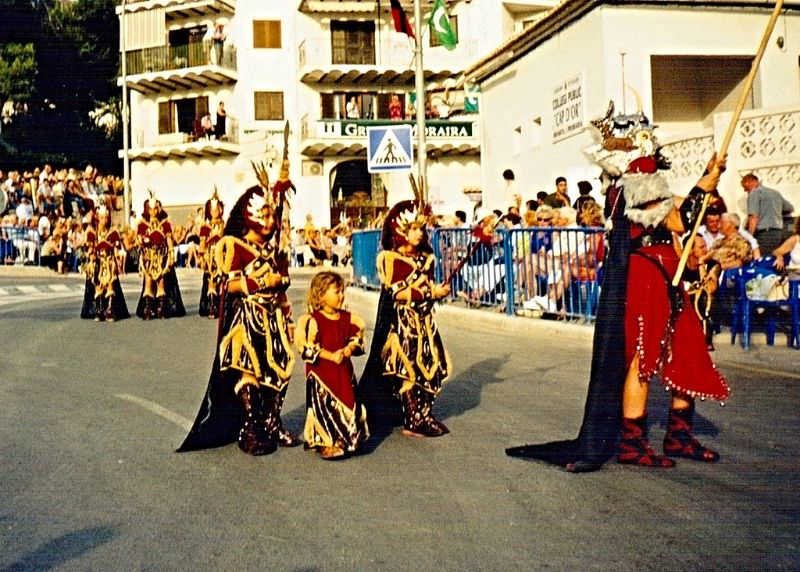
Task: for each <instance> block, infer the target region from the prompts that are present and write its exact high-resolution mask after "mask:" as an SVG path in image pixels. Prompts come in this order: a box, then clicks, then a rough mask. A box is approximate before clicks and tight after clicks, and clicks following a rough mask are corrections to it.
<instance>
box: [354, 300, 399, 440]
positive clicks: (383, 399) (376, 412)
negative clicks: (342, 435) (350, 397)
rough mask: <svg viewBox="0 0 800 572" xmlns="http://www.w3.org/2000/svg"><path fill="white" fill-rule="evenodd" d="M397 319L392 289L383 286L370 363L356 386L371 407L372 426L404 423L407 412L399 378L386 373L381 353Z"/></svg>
mask: <svg viewBox="0 0 800 572" xmlns="http://www.w3.org/2000/svg"><path fill="white" fill-rule="evenodd" d="M396 321H397V312H395V309H394V301H393V300H392V294H391V292H390V291H389V290H387V289H386V288H384V287H381V294H380V298H379V299H378V314H377V316H376V318H375V330H374V332H373V333H372V344H371V345H370V350H369V357H368V358H367V365H366V366H364V373H362V374H361V379H360V380H359V382H358V387H357V388H356V397H357V398H358V400H359V402H361V403H362V404H364V407H366V409H367V420H368V422H369V425H370V428H372V429H375V428H380V427H384V428H385V427H396V426H398V425H402V424H403V411H402V407H401V405H400V400H399V399H398V397H397V395H396V391H397V387H396V385H397V381H396V380H394V379H392V378H391V377H388V376H385V375H383V357H382V355H381V353H382V351H383V346H384V345H385V344H386V339H387V338H388V337H389V332H390V330H391V328H392V324H394V323H395V322H396Z"/></svg>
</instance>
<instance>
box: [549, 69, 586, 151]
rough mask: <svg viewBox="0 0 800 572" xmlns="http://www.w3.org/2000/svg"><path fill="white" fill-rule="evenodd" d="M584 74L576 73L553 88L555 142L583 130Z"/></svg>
mask: <svg viewBox="0 0 800 572" xmlns="http://www.w3.org/2000/svg"><path fill="white" fill-rule="evenodd" d="M583 93H584V89H583V74H582V73H581V74H578V75H575V76H573V77H571V78H568V79H566V80H564V81H562V82H559V84H558V85H556V86H555V87H554V88H553V142H554V143H555V142H556V141H561V140H562V139H566V138H567V137H571V136H573V135H577V134H578V133H580V132H581V131H582V130H583V116H584V113H583V106H584V99H583Z"/></svg>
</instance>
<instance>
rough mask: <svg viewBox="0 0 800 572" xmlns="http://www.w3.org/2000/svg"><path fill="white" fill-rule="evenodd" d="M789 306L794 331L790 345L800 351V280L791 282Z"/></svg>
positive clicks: (792, 330) (792, 331)
mask: <svg viewBox="0 0 800 572" xmlns="http://www.w3.org/2000/svg"><path fill="white" fill-rule="evenodd" d="M789 306H790V307H791V310H792V329H791V334H790V335H791V339H790V340H789V345H790V346H792V347H793V348H795V349H797V350H800V280H790V281H789Z"/></svg>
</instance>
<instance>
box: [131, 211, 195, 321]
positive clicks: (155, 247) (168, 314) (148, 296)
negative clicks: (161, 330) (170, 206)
mask: <svg viewBox="0 0 800 572" xmlns="http://www.w3.org/2000/svg"><path fill="white" fill-rule="evenodd" d="M136 234H137V239H138V242H139V273H140V274H141V275H142V294H141V296H140V297H139V304H138V305H137V307H136V315H137V316H139V317H140V318H141V319H143V320H151V319H153V318H159V319H163V318H179V317H181V316H185V315H186V309H185V308H184V307H183V300H182V298H181V290H180V287H179V286H178V278H177V276H175V255H174V252H175V250H174V244H173V240H172V223H171V222H170V220H169V216H168V215H167V213H166V212H165V211H164V209H163V208H162V206H161V201H159V200H158V199H156V198H155V197H154V196H152V195H151V197H150V198H149V199H147V200H146V201H145V202H144V207H143V209H142V218H141V219H140V220H139V223H138V224H137V225H136Z"/></svg>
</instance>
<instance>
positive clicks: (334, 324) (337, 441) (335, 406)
mask: <svg viewBox="0 0 800 572" xmlns="http://www.w3.org/2000/svg"><path fill="white" fill-rule="evenodd" d="M344 287H345V284H344V279H343V278H342V277H341V276H340V275H339V274H337V273H335V272H320V273H319V274H317V275H315V276H314V278H313V279H312V280H311V286H310V287H309V291H308V312H309V313H308V314H307V315H305V316H303V317H301V318H300V320H299V322H298V329H297V331H298V334H297V348H298V351H299V352H300V356H301V357H302V359H303V360H304V361H305V362H306V409H307V414H306V426H305V441H306V442H305V446H306V448H307V449H319V451H320V456H321V457H322V458H323V459H337V458H341V457H344V456H345V455H347V454H349V453H353V452H355V451H356V449H358V447H359V446H360V445H361V443H363V442H364V441H365V440H366V439H367V437H369V432H368V429H367V414H366V413H367V412H366V409H365V408H364V406H363V405H361V403H359V402H358V401H357V400H356V393H355V387H356V378H355V374H354V372H353V362H352V361H351V359H350V358H351V357H352V356H360V355H364V322H363V320H362V319H361V318H359V317H358V316H356V315H355V314H351V313H350V312H348V311H347V310H342V303H343V302H344Z"/></svg>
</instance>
